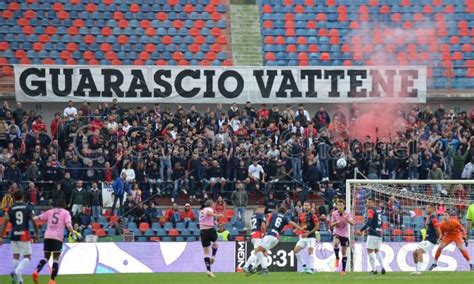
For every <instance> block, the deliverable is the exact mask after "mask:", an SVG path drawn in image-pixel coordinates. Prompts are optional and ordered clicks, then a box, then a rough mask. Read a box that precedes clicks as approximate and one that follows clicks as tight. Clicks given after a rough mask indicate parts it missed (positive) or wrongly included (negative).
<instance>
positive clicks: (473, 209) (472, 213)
mask: <svg viewBox="0 0 474 284" xmlns="http://www.w3.org/2000/svg"><path fill="white" fill-rule="evenodd" d="M472 222H474V203H473V204H471V205H469V207H468V208H467V214H466V234H467V241H469V236H470V234H471V229H472ZM467 244H468V243H466V245H467ZM471 271H474V258H472V259H471Z"/></svg>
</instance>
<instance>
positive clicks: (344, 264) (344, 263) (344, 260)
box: [342, 256, 347, 271]
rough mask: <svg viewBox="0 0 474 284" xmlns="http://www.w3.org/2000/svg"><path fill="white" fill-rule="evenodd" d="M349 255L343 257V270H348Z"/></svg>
mask: <svg viewBox="0 0 474 284" xmlns="http://www.w3.org/2000/svg"><path fill="white" fill-rule="evenodd" d="M346 265H347V256H343V257H342V271H346Z"/></svg>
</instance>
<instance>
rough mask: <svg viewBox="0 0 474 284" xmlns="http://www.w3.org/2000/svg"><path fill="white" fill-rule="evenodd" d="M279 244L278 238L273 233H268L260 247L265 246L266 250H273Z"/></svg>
mask: <svg viewBox="0 0 474 284" xmlns="http://www.w3.org/2000/svg"><path fill="white" fill-rule="evenodd" d="M277 244H278V239H277V238H276V237H274V236H272V235H266V236H265V237H263V239H262V242H261V243H260V244H259V246H260V247H263V248H264V249H266V250H271V249H272V248H274V247H275V246H276V245H277Z"/></svg>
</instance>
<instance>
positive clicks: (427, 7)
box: [423, 5, 433, 14]
mask: <svg viewBox="0 0 474 284" xmlns="http://www.w3.org/2000/svg"><path fill="white" fill-rule="evenodd" d="M423 13H425V14H432V13H433V7H431V6H430V5H425V6H423Z"/></svg>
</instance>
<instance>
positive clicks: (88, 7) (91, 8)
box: [86, 3, 97, 13]
mask: <svg viewBox="0 0 474 284" xmlns="http://www.w3.org/2000/svg"><path fill="white" fill-rule="evenodd" d="M86 11H87V12H89V13H94V12H95V11H97V6H96V5H95V4H93V3H89V4H87V5H86Z"/></svg>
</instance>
